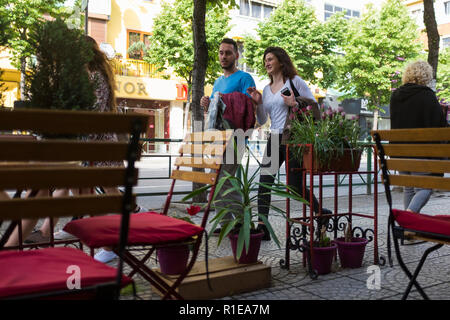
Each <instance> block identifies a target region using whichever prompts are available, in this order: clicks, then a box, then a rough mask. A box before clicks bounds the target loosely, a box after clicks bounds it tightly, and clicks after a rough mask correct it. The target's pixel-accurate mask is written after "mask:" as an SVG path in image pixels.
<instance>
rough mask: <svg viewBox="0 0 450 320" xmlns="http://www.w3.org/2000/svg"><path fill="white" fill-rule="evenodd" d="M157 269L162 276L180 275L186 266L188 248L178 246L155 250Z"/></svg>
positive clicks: (186, 246)
mask: <svg viewBox="0 0 450 320" xmlns="http://www.w3.org/2000/svg"><path fill="white" fill-rule="evenodd" d="M156 254H157V256H158V262H159V267H160V268H161V272H162V273H164V274H168V275H172V274H180V273H182V272H183V271H184V270H185V269H186V266H187V262H188V259H189V246H188V245H180V246H173V247H162V248H158V249H156Z"/></svg>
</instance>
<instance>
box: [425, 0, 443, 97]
mask: <svg viewBox="0 0 450 320" xmlns="http://www.w3.org/2000/svg"><path fill="white" fill-rule="evenodd" d="M423 8H424V10H423V22H424V24H425V28H426V30H427V37H428V63H429V64H430V65H431V66H432V67H433V85H432V86H433V89H435V88H436V73H437V67H438V59H439V38H440V37H439V32H438V28H437V23H436V16H435V14H434V5H433V0H424V1H423Z"/></svg>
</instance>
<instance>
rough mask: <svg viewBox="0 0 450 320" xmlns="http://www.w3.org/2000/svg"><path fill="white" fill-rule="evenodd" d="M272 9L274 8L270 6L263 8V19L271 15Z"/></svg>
mask: <svg viewBox="0 0 450 320" xmlns="http://www.w3.org/2000/svg"><path fill="white" fill-rule="evenodd" d="M273 9H274V8H273V7H272V6H267V5H265V6H264V19H266V18H268V17H270V15H271V14H272V11H273Z"/></svg>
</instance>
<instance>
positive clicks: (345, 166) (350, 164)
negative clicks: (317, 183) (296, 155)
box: [303, 149, 362, 172]
mask: <svg viewBox="0 0 450 320" xmlns="http://www.w3.org/2000/svg"><path fill="white" fill-rule="evenodd" d="M352 153H353V155H352ZM361 154H362V151H361V150H353V149H344V154H343V155H342V156H337V155H336V156H335V157H334V158H333V159H331V161H330V163H329V164H323V165H319V162H318V161H317V159H316V156H315V155H313V158H312V162H311V158H310V155H309V149H306V150H305V153H304V154H303V168H304V169H306V170H311V168H312V166H314V171H322V172H325V171H328V172H331V171H335V172H345V171H358V169H359V165H360V162H361Z"/></svg>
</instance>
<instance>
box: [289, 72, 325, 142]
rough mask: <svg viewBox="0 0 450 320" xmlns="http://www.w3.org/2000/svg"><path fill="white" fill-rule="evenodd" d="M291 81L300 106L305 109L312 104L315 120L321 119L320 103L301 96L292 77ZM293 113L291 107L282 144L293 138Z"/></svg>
mask: <svg viewBox="0 0 450 320" xmlns="http://www.w3.org/2000/svg"><path fill="white" fill-rule="evenodd" d="M289 82H290V84H291V88H292V91H293V92H294V96H295V100H296V101H297V102H298V104H299V106H298V107H299V108H300V109H303V108H306V107H307V106H311V107H312V113H313V117H314V120H315V121H317V120H320V111H319V105H318V103H317V102H315V101H314V100H312V99H308V98H305V97H301V96H300V94H299V93H298V91H297V88H295V86H294V83H293V82H292V80H291V79H289ZM291 113H292V108H289V111H288V113H287V116H286V121H285V123H284V128H283V135H282V137H281V144H282V145H286V144H288V142H289V140H290V138H291V122H292V120H291V118H290V115H291Z"/></svg>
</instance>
